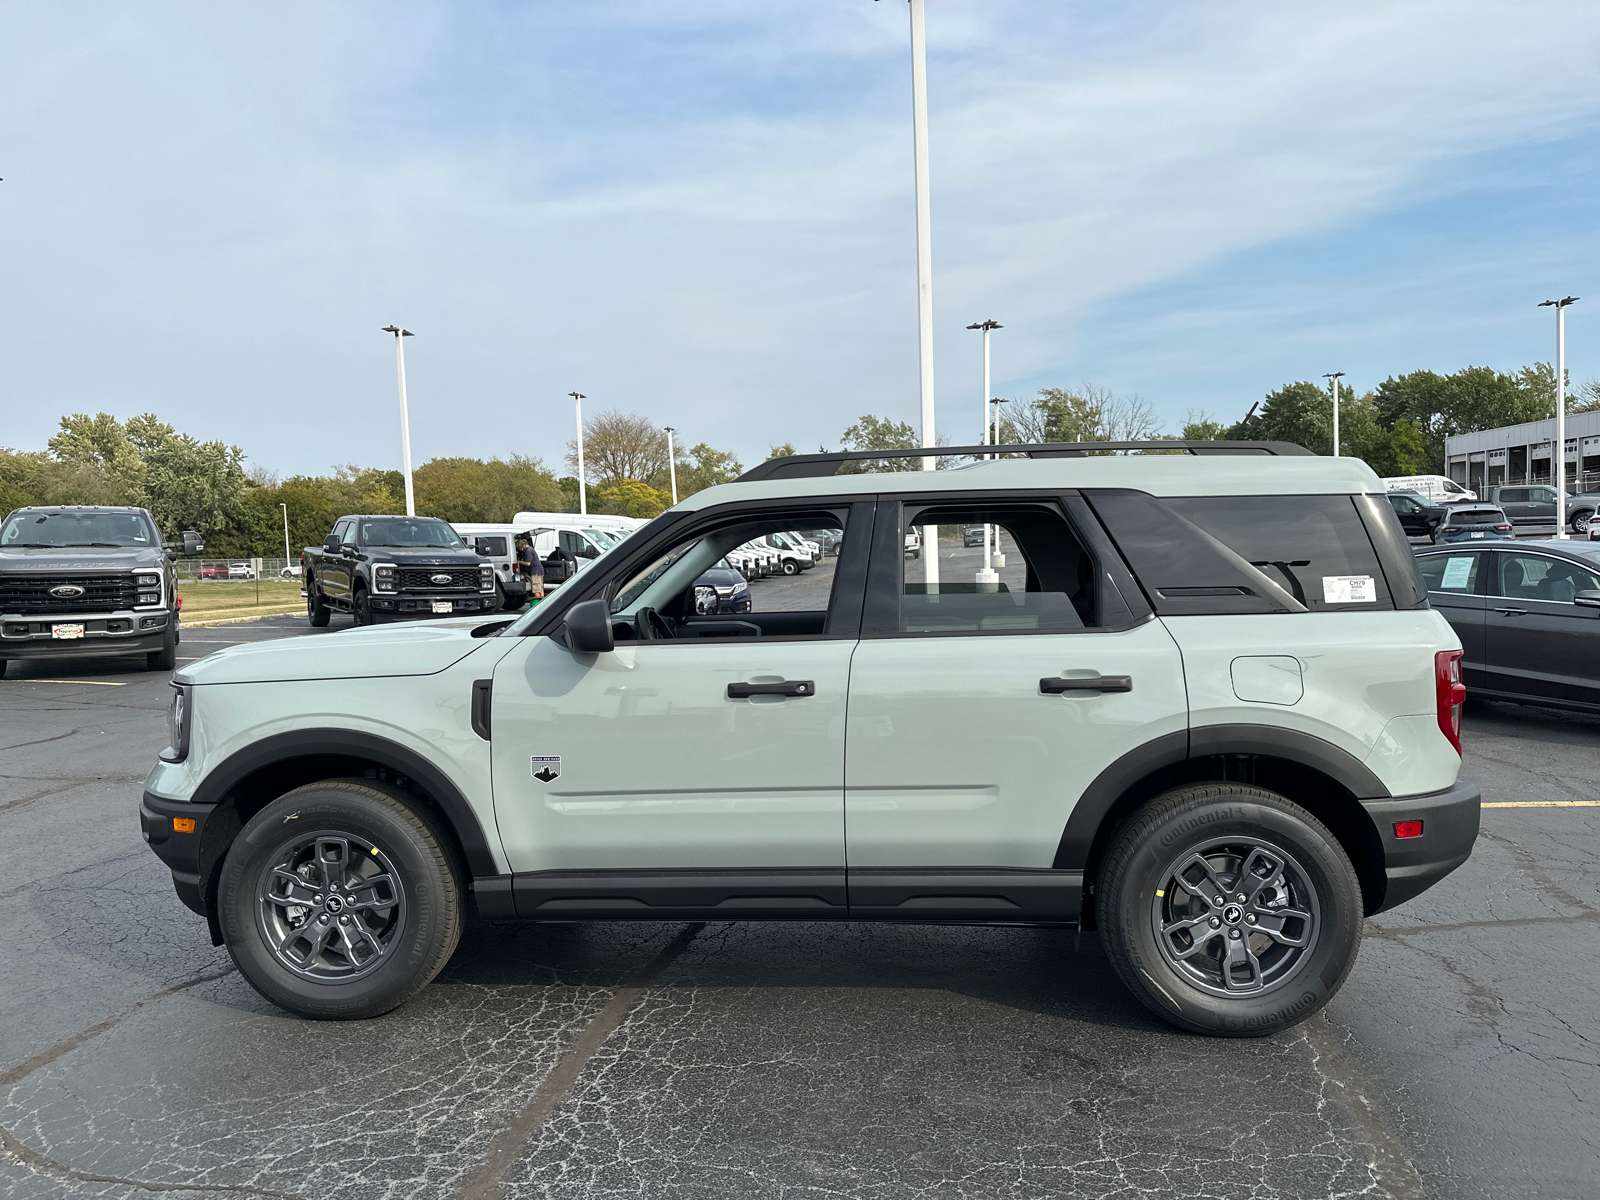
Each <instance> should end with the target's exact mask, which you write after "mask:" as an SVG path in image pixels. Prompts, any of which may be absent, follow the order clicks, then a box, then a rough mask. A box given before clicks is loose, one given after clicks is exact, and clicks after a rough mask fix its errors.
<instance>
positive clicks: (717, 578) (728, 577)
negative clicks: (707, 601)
mask: <svg viewBox="0 0 1600 1200" xmlns="http://www.w3.org/2000/svg"><path fill="white" fill-rule="evenodd" d="M743 582H744V576H743V575H741V574H739V572H737V571H728V570H724V569H723V568H722V567H712V568H711V569H710V570H709V571H707V572H706V573H705V574H704V575H702V576H700V578H699V579H696V580H695V583H697V584H701V585H702V586H711V587H738V586H739V585H740V584H741V583H743Z"/></svg>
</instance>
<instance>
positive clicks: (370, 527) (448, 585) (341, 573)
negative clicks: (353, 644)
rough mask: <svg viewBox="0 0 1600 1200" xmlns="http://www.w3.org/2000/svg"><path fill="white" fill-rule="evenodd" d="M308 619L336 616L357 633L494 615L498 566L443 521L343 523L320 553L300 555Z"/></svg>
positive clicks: (320, 622) (378, 518) (309, 550)
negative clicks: (359, 628) (351, 622)
mask: <svg viewBox="0 0 1600 1200" xmlns="http://www.w3.org/2000/svg"><path fill="white" fill-rule="evenodd" d="M300 567H301V578H302V579H304V580H305V581H306V583H305V597H306V617H307V618H308V619H309V620H310V622H311V624H312V625H314V626H316V627H317V628H319V629H320V628H322V627H323V626H325V625H327V623H328V620H329V618H330V617H331V616H332V614H333V611H334V610H335V609H338V610H339V611H340V612H347V613H349V614H350V615H351V616H353V617H354V618H355V622H356V624H357V625H374V624H377V623H378V622H381V621H417V620H422V619H425V618H429V617H436V616H439V617H443V616H460V615H461V614H463V613H487V612H493V611H494V610H495V609H496V608H497V607H499V604H500V601H499V598H498V597H497V596H496V595H495V588H494V564H493V563H491V562H489V561H488V560H486V559H484V558H481V557H479V555H478V554H477V553H475V552H474V551H473V549H472V547H471V546H469V545H468V544H467V543H466V542H464V541H462V540H461V535H460V534H458V533H457V532H456V531H455V530H454V529H452V528H451V527H450V526H449V525H448V524H447V523H446V522H444V521H441V520H440V519H439V518H437V517H399V516H392V515H374V516H348V517H340V518H339V519H338V520H337V521H335V522H334V523H333V532H332V533H330V534H329V535H328V536H327V537H326V538H324V539H323V542H322V545H320V546H307V547H306V548H305V550H303V551H302V552H301V554H300Z"/></svg>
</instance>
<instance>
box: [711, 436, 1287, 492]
mask: <svg viewBox="0 0 1600 1200" xmlns="http://www.w3.org/2000/svg"><path fill="white" fill-rule="evenodd" d="M1109 450H1181V451H1183V452H1184V453H1186V454H1197V455H1200V454H1270V455H1309V454H1310V453H1311V451H1309V450H1307V449H1306V448H1305V447H1304V446H1297V445H1295V444H1294V443H1293V442H1232V441H1228V442H1207V441H1185V440H1180V439H1170V440H1169V439H1163V440H1160V441H1144V442H1032V443H1025V444H1018V445H1007V446H933V447H918V448H916V449H911V450H840V451H834V452H832V453H823V454H791V455H788V456H786V457H784V458H769V459H768V460H767V461H766V462H764V463H758V464H757V465H755V466H753V467H751V468H750V469H749V470H748V471H746V472H745V473H744V474H743V475H741V476H739V478H738V479H736V480H734V482H735V483H754V482H756V481H757V480H761V479H818V478H822V477H824V476H828V475H835V474H837V473H838V470H839V468H840V467H841V466H843V465H844V464H845V463H847V462H872V461H875V460H878V459H889V458H960V457H972V458H982V457H985V456H990V455H995V454H1008V455H1013V456H1018V455H1020V456H1021V457H1023V458H1084V457H1086V456H1088V455H1090V454H1104V453H1106V452H1107V451H1109Z"/></svg>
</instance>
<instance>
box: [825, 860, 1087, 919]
mask: <svg viewBox="0 0 1600 1200" xmlns="http://www.w3.org/2000/svg"><path fill="white" fill-rule="evenodd" d="M849 880H850V916H851V918H852V919H853V920H872V921H932V922H938V923H941V924H944V923H949V922H975V923H978V924H984V925H996V924H1002V925H1009V924H1022V925H1075V924H1076V923H1077V921H1078V915H1079V913H1080V912H1081V911H1082V908H1083V872H1082V871H1058V870H1054V869H1051V868H1042V869H1034V868H1026V867H1012V868H1008V867H973V868H965V867H947V868H928V867H912V868H894V867H863V868H860V869H852V870H851V871H850V875H849Z"/></svg>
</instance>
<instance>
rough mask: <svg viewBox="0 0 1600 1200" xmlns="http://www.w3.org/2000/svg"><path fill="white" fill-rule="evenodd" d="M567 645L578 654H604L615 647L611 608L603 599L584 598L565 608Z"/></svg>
mask: <svg viewBox="0 0 1600 1200" xmlns="http://www.w3.org/2000/svg"><path fill="white" fill-rule="evenodd" d="M566 631H567V646H568V647H569V648H570V649H571V650H573V651H575V652H576V653H579V654H604V653H606V652H607V651H610V650H615V649H616V648H617V641H616V635H615V634H613V633H612V630H611V610H610V609H609V608H608V607H607V606H606V602H605V601H604V600H584V601H582V602H581V603H578V604H574V605H573V606H572V607H571V608H570V609H568V610H567V619H566Z"/></svg>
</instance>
